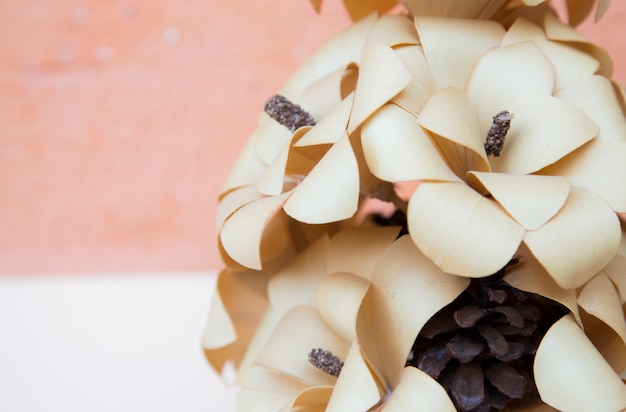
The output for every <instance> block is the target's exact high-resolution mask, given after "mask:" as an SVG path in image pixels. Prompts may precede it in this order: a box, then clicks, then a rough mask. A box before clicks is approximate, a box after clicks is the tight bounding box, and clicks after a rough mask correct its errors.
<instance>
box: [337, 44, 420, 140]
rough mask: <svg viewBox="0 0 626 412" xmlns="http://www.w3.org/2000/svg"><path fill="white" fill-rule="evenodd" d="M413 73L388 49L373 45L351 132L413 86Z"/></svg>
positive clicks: (362, 68)
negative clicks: (404, 90)
mask: <svg viewBox="0 0 626 412" xmlns="http://www.w3.org/2000/svg"><path fill="white" fill-rule="evenodd" d="M411 81H412V78H411V74H410V73H409V72H408V70H407V69H406V67H405V66H404V63H403V62H402V60H401V59H400V58H399V57H398V56H397V55H396V52H395V51H393V49H391V48H390V47H388V46H384V45H382V44H373V45H371V46H369V47H368V48H367V49H366V50H365V51H364V53H363V60H362V62H361V65H360V73H359V80H358V82H357V85H356V91H355V95H354V105H353V107H352V115H351V116H350V122H349V123H348V133H350V134H351V133H352V132H353V131H354V130H355V129H356V128H357V127H359V126H360V125H361V123H363V121H364V120H365V119H367V118H368V117H369V116H370V115H371V114H372V113H374V112H375V111H376V110H378V108H380V107H381V106H382V105H384V104H385V103H387V102H388V101H389V100H390V99H391V98H392V97H393V96H395V95H396V94H398V93H400V92H401V91H402V89H404V88H405V87H407V86H408V85H409V83H411Z"/></svg>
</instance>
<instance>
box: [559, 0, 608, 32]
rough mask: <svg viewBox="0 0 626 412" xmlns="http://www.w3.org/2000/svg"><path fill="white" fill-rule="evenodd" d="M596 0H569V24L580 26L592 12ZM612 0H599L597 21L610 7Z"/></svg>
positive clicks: (596, 13)
mask: <svg viewBox="0 0 626 412" xmlns="http://www.w3.org/2000/svg"><path fill="white" fill-rule="evenodd" d="M594 3H595V1H594V0H567V16H568V20H569V24H571V25H572V26H578V25H579V24H580V23H582V22H583V20H585V19H586V18H587V16H588V15H589V13H591V10H592V9H593V4H594ZM610 3H611V0H598V4H597V6H596V12H595V21H598V20H600V19H601V18H602V16H603V15H604V13H606V11H607V9H608V8H609V4H610Z"/></svg>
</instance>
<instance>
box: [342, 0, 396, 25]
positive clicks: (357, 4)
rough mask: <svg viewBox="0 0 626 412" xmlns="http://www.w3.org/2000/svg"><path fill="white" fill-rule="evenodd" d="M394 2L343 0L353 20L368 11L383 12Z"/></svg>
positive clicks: (392, 0)
mask: <svg viewBox="0 0 626 412" xmlns="http://www.w3.org/2000/svg"><path fill="white" fill-rule="evenodd" d="M396 2H397V1H396V0H365V1H364V0H343V4H344V5H345V6H346V10H348V13H349V14H350V18H351V19H352V20H353V21H357V20H360V19H362V18H363V17H365V16H367V15H369V14H370V13H374V12H378V13H383V12H385V11H387V10H389V9H390V8H391V7H393V6H394V5H395V4H396Z"/></svg>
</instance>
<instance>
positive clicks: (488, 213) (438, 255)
mask: <svg viewBox="0 0 626 412" xmlns="http://www.w3.org/2000/svg"><path fill="white" fill-rule="evenodd" d="M407 219H408V224H409V232H410V234H411V237H412V238H413V241H414V242H415V244H416V245H417V246H418V247H419V248H420V250H421V251H422V252H423V253H424V254H425V255H426V256H428V257H429V259H431V260H432V261H433V262H435V264H436V265H437V266H439V267H440V268H441V269H442V270H443V271H444V272H447V273H452V274H455V275H459V276H468V277H482V276H488V275H491V274H493V273H495V272H497V271H498V270H500V269H501V268H503V267H504V266H505V265H506V264H507V262H508V261H509V260H510V259H511V258H512V257H513V255H514V254H515V251H516V250H517V248H518V246H519V244H520V242H521V240H522V238H523V236H524V228H522V227H521V226H520V225H518V224H517V223H516V222H515V221H514V220H513V219H511V218H510V217H509V216H508V215H507V214H506V213H505V212H504V211H502V209H500V208H499V207H498V206H497V205H496V204H495V202H493V201H492V200H490V199H487V198H485V197H483V196H481V195H479V194H478V193H476V192H475V191H474V190H473V189H471V188H469V187H467V186H466V185H465V184H462V183H429V182H423V183H421V184H420V185H419V186H418V188H417V190H415V193H414V194H413V197H412V198H411V200H410V202H409V210H408V214H407Z"/></svg>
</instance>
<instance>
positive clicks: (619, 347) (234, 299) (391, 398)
mask: <svg viewBox="0 0 626 412" xmlns="http://www.w3.org/2000/svg"><path fill="white" fill-rule="evenodd" d="M397 233H398V228H394V227H387V228H381V227H362V228H357V229H349V230H344V231H341V232H339V233H338V234H336V235H335V236H333V237H332V238H329V237H328V236H322V237H321V238H320V239H319V240H318V241H317V242H315V243H314V244H313V245H311V246H310V247H309V248H307V249H306V250H304V251H303V252H302V253H301V254H299V255H298V256H297V257H296V258H295V259H294V260H293V261H292V262H290V263H289V264H288V265H286V266H285V267H283V268H282V269H280V270H278V271H276V272H274V273H272V274H259V273H246V272H242V273H232V272H231V273H226V272H225V273H222V274H221V275H220V278H219V281H218V287H217V293H216V295H215V296H214V299H213V305H212V310H211V314H210V317H209V321H208V323H207V327H206V332H205V339H204V347H205V351H206V354H207V357H208V359H209V361H210V362H211V363H212V365H213V366H214V367H215V368H216V369H217V370H221V369H222V368H223V366H224V364H225V363H226V362H228V361H230V362H233V363H234V364H235V365H236V366H237V368H238V376H237V381H236V384H237V385H238V386H239V387H240V388H241V389H240V391H239V393H238V400H237V404H238V410H241V411H279V410H280V411H298V410H308V411H342V412H344V411H355V412H357V411H358V412H360V411H366V410H367V411H387V412H395V411H398V412H400V411H407V410H441V411H454V410H455V408H454V405H453V404H452V401H451V399H450V398H449V396H448V394H447V393H446V391H445V389H444V388H443V387H442V386H440V384H439V383H438V382H437V381H435V380H434V379H432V378H431V377H430V376H429V375H427V374H426V373H424V372H422V371H420V370H419V369H417V368H414V367H410V366H409V367H406V366H405V364H406V359H407V355H408V353H409V351H410V350H411V347H412V344H413V341H414V340H415V337H416V336H417V334H418V333H419V332H420V330H421V329H422V327H423V326H424V325H425V324H426V322H427V321H428V320H429V319H430V318H431V317H432V316H433V315H434V314H435V313H437V312H438V311H439V310H440V309H442V308H443V307H444V306H446V305H447V304H448V303H450V302H451V301H453V300H454V299H455V298H456V297H457V296H458V295H459V294H460V293H461V292H463V290H464V289H465V288H466V287H467V286H468V284H469V279H467V278H463V277H458V276H453V275H448V274H446V273H444V272H443V271H441V269H440V268H438V267H437V266H436V265H434V264H433V263H432V262H431V261H429V260H428V259H427V258H426V257H425V256H424V255H423V254H422V253H421V252H420V251H419V250H418V249H417V248H416V247H415V245H414V243H413V242H412V241H411V239H410V238H409V236H403V237H400V238H399V239H397V240H396V236H397ZM625 240H626V235H625ZM519 259H520V262H521V263H520V264H519V265H517V266H516V267H515V269H514V270H512V271H511V272H510V273H509V274H508V275H507V276H506V277H505V280H506V281H507V282H509V283H510V284H511V285H513V286H515V287H517V288H519V289H521V290H525V291H528V292H532V293H537V294H541V295H543V296H546V297H549V298H550V299H553V300H555V301H557V302H559V303H561V304H563V305H564V306H565V307H567V308H568V309H569V310H570V314H569V315H567V316H565V317H563V318H562V319H561V320H559V321H557V322H556V323H555V324H554V325H553V326H552V327H551V328H550V329H549V330H548V332H547V333H546V335H545V337H544V338H543V340H542V343H541V345H540V346H539V349H538V351H537V355H536V358H535V364H534V375H535V376H534V378H535V382H536V385H537V388H538V390H539V394H540V396H541V398H542V400H543V402H545V404H544V405H542V404H534V405H532V410H552V409H551V408H550V407H553V408H556V409H558V410H567V411H570V410H571V411H588V410H607V411H608V410H615V411H617V410H622V409H623V408H626V385H624V382H623V381H622V379H624V378H625V377H626V323H625V321H624V311H623V309H624V302H625V299H626V295H625V294H624V292H625V291H626V283H625V279H626V256H624V255H618V256H617V257H616V258H615V259H614V260H613V261H612V262H611V263H610V264H609V265H607V267H606V268H604V269H603V270H602V271H601V272H599V273H598V274H597V275H596V276H595V277H594V278H593V279H592V280H591V281H590V282H588V283H587V284H586V285H585V286H584V287H583V288H581V290H579V291H578V292H577V291H575V290H571V289H563V288H561V287H559V286H558V285H557V284H556V283H555V282H553V281H552V280H551V279H550V277H549V276H547V275H545V273H544V269H543V268H542V267H541V265H539V264H538V263H537V261H536V260H535V259H534V258H533V257H532V255H531V254H530V253H528V251H527V250H521V251H520V255H519ZM564 342H567V344H566V345H564V344H563V343H564ZM313 348H321V349H324V350H328V351H330V352H332V353H333V354H334V355H336V356H338V357H339V358H340V359H341V360H342V361H343V368H342V369H341V373H340V374H339V376H338V377H335V376H331V375H329V374H327V373H325V372H324V371H322V370H319V369H317V368H315V367H314V366H313V365H312V364H310V363H309V362H308V360H307V354H308V353H309V352H310V351H311V349H313ZM620 374H621V377H620ZM548 405H550V407H548ZM530 407H531V406H529V408H530ZM300 408H303V409H300ZM529 410H530V409H529Z"/></svg>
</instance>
